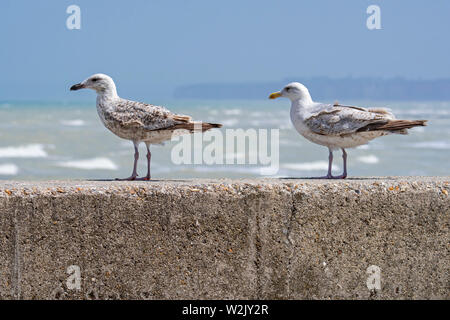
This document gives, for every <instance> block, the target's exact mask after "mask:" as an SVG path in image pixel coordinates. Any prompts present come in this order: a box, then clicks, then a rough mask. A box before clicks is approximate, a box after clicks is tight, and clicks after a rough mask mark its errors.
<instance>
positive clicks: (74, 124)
mask: <svg viewBox="0 0 450 320" xmlns="http://www.w3.org/2000/svg"><path fill="white" fill-rule="evenodd" d="M61 124H63V125H65V126H70V127H82V126H84V125H85V124H86V122H85V121H84V120H81V119H74V120H62V121H61Z"/></svg>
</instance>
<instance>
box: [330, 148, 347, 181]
mask: <svg viewBox="0 0 450 320" xmlns="http://www.w3.org/2000/svg"><path fill="white" fill-rule="evenodd" d="M342 160H343V162H344V172H343V173H342V174H341V175H340V176H335V177H332V178H333V179H345V178H347V152H345V149H344V148H342Z"/></svg>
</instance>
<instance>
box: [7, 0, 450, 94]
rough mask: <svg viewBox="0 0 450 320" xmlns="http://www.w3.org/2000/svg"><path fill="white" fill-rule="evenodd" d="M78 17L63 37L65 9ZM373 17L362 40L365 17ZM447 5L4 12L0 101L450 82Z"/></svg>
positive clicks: (93, 6) (319, 1) (227, 4)
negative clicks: (285, 82) (377, 20)
mask: <svg viewBox="0 0 450 320" xmlns="http://www.w3.org/2000/svg"><path fill="white" fill-rule="evenodd" d="M71 4H76V5H78V6H80V8H81V30H68V29H67V28H66V19H67V17H68V16H69V15H68V14H67V13H66V8H67V7H68V6H69V5H71ZM371 4H376V5H379V6H380V8H381V26H382V30H372V31H371V30H368V29H367V27H366V19H367V17H368V15H367V14H366V8H367V7H368V6H369V5H371ZM449 31H450V1H448V0H433V1H425V0H423V1H411V0H410V1H405V0H396V1H387V0H383V1H374V0H373V1H365V0H347V1H335V0H327V1H325V0H314V1H313V0H310V1H299V0H292V1H289V0H277V1H275V0H272V1H263V0H240V1H238V0H227V1H218V0H190V1H187V0H185V1H181V0H178V1H175V0H159V1H152V0H151V1H149V0H141V1H137V0H136V1H133V0H130V1H100V0H95V1H92V0H90V1H85V0H70V1H65V0H53V1H51V0H42V1H21V0H2V1H0V39H1V42H0V43H1V47H0V48H1V50H0V100H8V99H10V100H11V99H49V100H52V99H65V100H75V99H80V97H81V98H91V97H92V96H93V93H90V92H80V93H77V94H76V95H75V94H74V93H70V92H69V91H68V88H69V86H70V85H71V84H73V83H76V82H79V81H81V80H83V79H84V78H86V77H87V76H89V75H90V74H93V73H97V72H102V73H107V74H109V75H111V76H112V77H113V78H114V79H115V81H116V83H117V85H118V88H119V94H120V95H122V96H124V97H134V98H136V97H139V98H143V99H149V98H152V97H153V98H158V99H159V98H165V97H170V96H171V94H172V92H173V89H174V88H175V87H177V86H179V85H185V84H194V83H209V82H254V81H274V80H280V79H284V78H291V77H295V76H302V77H310V76H329V77H345V76H355V77H358V76H369V77H396V76H399V77H405V78H413V79H416V78H423V79H433V78H448V77H450V41H448V39H449Z"/></svg>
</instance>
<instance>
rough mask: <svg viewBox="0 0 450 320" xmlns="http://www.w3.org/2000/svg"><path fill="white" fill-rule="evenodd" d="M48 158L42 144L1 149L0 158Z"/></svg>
mask: <svg viewBox="0 0 450 320" xmlns="http://www.w3.org/2000/svg"><path fill="white" fill-rule="evenodd" d="M47 156H48V154H47V152H45V150H44V145H42V144H29V145H25V146H18V147H3V148H0V158H46V157H47Z"/></svg>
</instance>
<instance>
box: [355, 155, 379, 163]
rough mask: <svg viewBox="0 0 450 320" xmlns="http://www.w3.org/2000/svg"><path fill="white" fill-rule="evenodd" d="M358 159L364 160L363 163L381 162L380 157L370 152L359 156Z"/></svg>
mask: <svg viewBox="0 0 450 320" xmlns="http://www.w3.org/2000/svg"><path fill="white" fill-rule="evenodd" d="M357 160H358V161H360V162H362V163H367V164H375V163H378V162H380V159H378V158H377V157H376V156H374V155H373V154H369V155H367V156H361V157H358V158H357Z"/></svg>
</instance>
